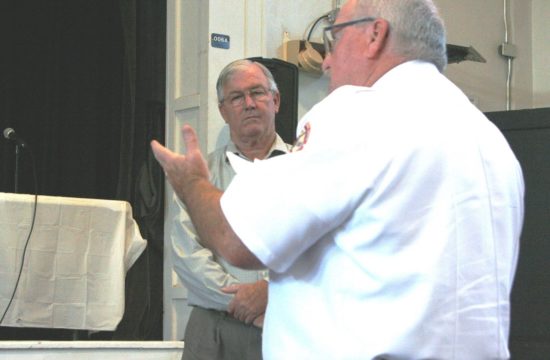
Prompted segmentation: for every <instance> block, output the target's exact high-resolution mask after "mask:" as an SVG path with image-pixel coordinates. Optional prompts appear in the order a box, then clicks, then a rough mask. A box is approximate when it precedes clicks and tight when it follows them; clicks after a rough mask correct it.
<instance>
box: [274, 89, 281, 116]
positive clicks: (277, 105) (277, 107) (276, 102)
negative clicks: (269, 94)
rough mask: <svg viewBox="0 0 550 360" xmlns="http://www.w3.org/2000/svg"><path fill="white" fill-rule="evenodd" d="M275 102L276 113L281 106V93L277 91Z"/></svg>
mask: <svg viewBox="0 0 550 360" xmlns="http://www.w3.org/2000/svg"><path fill="white" fill-rule="evenodd" d="M273 104H274V105H275V114H277V113H278V112H279V106H280V105H281V94H279V92H278V91H277V92H276V93H273Z"/></svg>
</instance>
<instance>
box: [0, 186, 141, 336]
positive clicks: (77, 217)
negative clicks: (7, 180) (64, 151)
mask: <svg viewBox="0 0 550 360" xmlns="http://www.w3.org/2000/svg"><path fill="white" fill-rule="evenodd" d="M33 203H34V195H26V194H9V193H0V316H1V315H2V314H3V313H4V311H5V309H6V306H7V305H8V302H9V299H10V297H11V295H12V292H13V289H14V286H15V282H16V280H17V275H18V273H19V269H20V266H21V259H22V256H23V248H24V246H25V241H26V239H27V236H28V233H29V230H30V224H31V221H32V211H33ZM146 244H147V243H146V241H145V240H143V239H142V237H141V234H140V232H139V229H138V227H137V224H136V223H135V221H134V220H133V218H132V208H131V206H130V204H129V203H127V202H124V201H114V200H97V199H81V198H66V197H53V196H38V207H37V213H36V220H35V224H34V229H33V232H32V235H31V238H30V242H29V245H28V248H27V255H26V257H25V262H24V265H23V272H22V274H21V279H20V281H19V286H18V289H17V293H16V295H15V298H14V300H13V302H12V304H11V305H10V308H9V310H8V313H7V315H6V317H5V319H4V321H3V322H2V324H1V325H2V326H17V327H47V328H66V329H87V330H114V329H115V328H116V326H117V325H118V323H119V322H120V320H121V319H122V315H123V313H124V278H125V275H126V271H127V270H128V269H129V268H130V267H131V266H132V264H133V263H134V262H135V261H136V259H137V258H138V256H139V255H140V254H141V253H142V252H143V250H144V249H145V246H146Z"/></svg>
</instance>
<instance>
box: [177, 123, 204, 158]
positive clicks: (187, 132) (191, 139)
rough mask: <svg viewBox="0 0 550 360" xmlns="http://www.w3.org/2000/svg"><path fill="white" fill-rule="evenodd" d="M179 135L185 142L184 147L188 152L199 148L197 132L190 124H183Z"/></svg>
mask: <svg viewBox="0 0 550 360" xmlns="http://www.w3.org/2000/svg"><path fill="white" fill-rule="evenodd" d="M181 135H182V137H183V141H184V142H185V148H186V149H187V152H188V153H189V152H193V151H196V150H199V149H200V145H199V139H198V138H197V133H196V132H195V130H194V129H193V128H192V127H191V126H189V125H183V128H182V129H181Z"/></svg>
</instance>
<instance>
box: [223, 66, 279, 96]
mask: <svg viewBox="0 0 550 360" xmlns="http://www.w3.org/2000/svg"><path fill="white" fill-rule="evenodd" d="M254 65H255V66H258V67H259V68H260V70H262V72H263V73H264V75H265V77H266V78H267V82H268V84H269V91H271V92H272V93H278V92H279V88H278V87H277V83H276V82H275V79H274V78H273V75H272V74H271V71H269V69H268V68H266V67H265V66H264V65H263V64H260V63H259V62H255V61H252V60H248V59H241V60H235V61H233V62H231V63H229V64H228V65H226V66H225V67H224V68H223V69H222V71H221V72H220V75H219V76H218V81H217V82H216V93H217V95H218V103H219V104H221V103H222V102H223V100H224V99H223V88H224V87H225V84H227V82H228V81H229V80H230V79H231V77H232V76H233V74H235V73H236V72H238V71H243V70H246V69H247V68H249V67H250V66H254Z"/></svg>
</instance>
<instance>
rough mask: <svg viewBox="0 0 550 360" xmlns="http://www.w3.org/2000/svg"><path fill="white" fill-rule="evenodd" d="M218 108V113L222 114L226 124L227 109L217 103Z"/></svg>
mask: <svg viewBox="0 0 550 360" xmlns="http://www.w3.org/2000/svg"><path fill="white" fill-rule="evenodd" d="M218 110H219V111H220V114H221V115H222V118H223V121H225V123H226V124H227V120H226V118H227V111H226V109H225V107H223V104H218Z"/></svg>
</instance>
